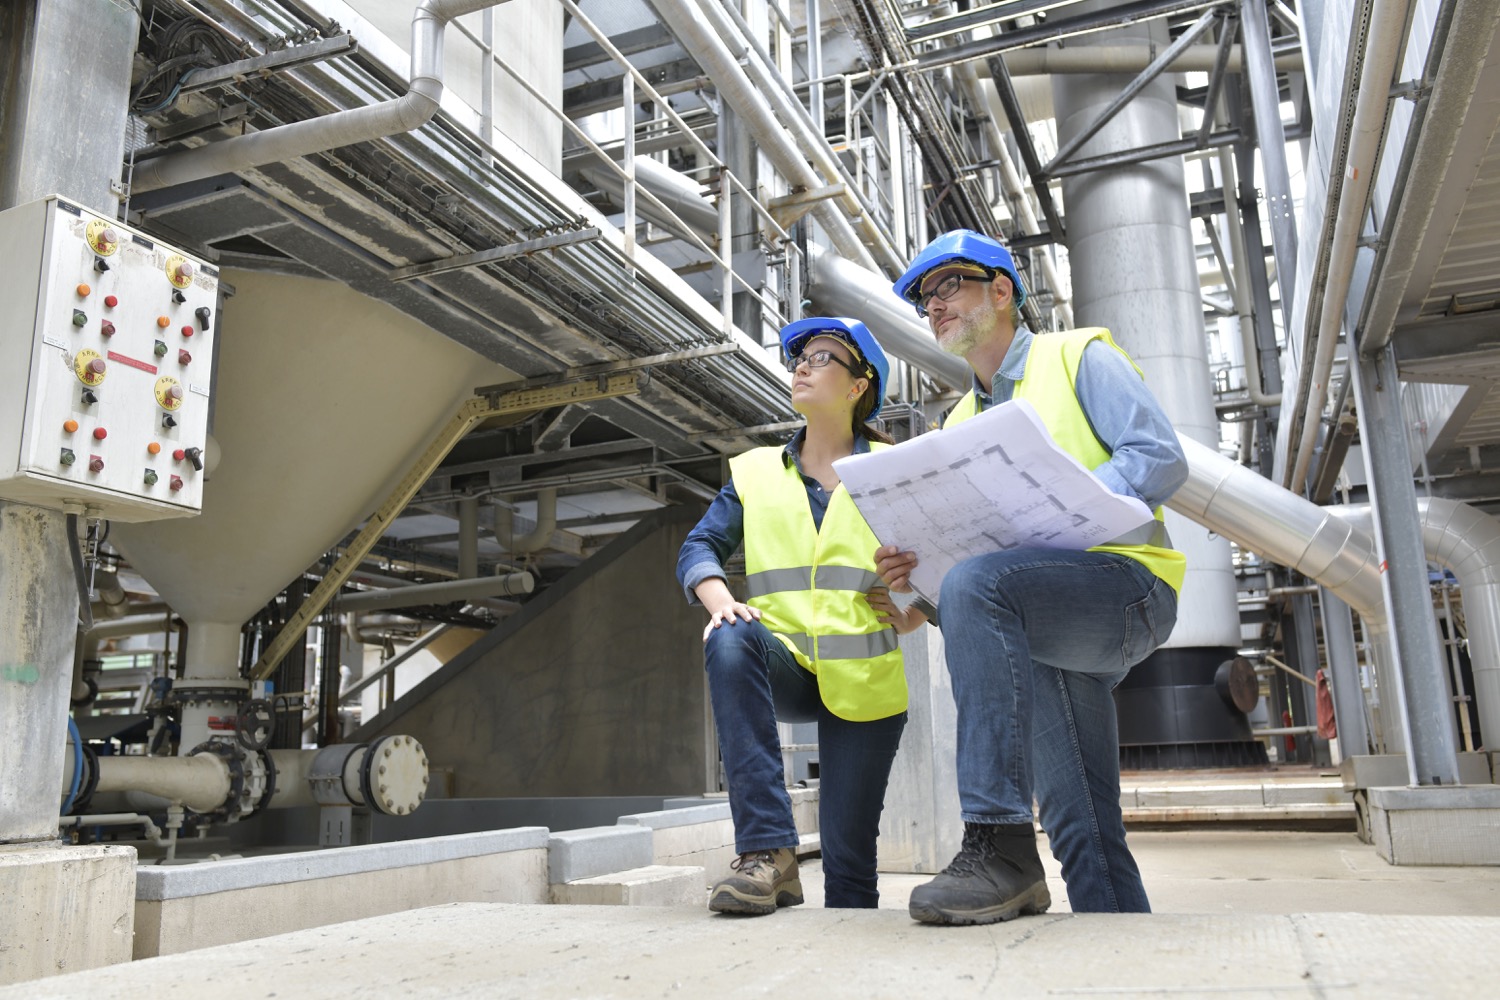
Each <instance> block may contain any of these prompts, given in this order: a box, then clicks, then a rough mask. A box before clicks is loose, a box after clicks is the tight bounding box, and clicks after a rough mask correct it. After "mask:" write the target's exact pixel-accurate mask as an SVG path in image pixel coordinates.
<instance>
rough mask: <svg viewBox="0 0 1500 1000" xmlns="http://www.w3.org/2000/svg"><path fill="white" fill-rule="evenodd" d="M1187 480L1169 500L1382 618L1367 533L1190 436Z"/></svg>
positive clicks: (1373, 618) (1376, 566)
mask: <svg viewBox="0 0 1500 1000" xmlns="http://www.w3.org/2000/svg"><path fill="white" fill-rule="evenodd" d="M1178 440H1179V441H1180V442H1181V444H1182V448H1183V451H1184V452H1185V453H1186V455H1187V460H1188V479H1187V482H1186V483H1185V484H1183V486H1182V488H1181V489H1179V490H1178V491H1177V493H1176V494H1175V495H1173V497H1172V499H1171V500H1169V501H1167V506H1168V507H1170V508H1171V509H1173V510H1175V511H1177V512H1178V513H1179V514H1182V515H1183V516H1185V517H1189V518H1192V519H1193V520H1194V521H1197V522H1198V523H1199V524H1201V525H1203V526H1204V527H1206V528H1208V529H1209V530H1210V531H1213V532H1215V533H1217V534H1219V535H1221V536H1223V537H1224V538H1227V539H1229V540H1230V541H1231V542H1234V543H1235V544H1237V545H1239V546H1241V547H1243V548H1245V549H1248V550H1249V551H1251V552H1255V553H1257V554H1258V555H1260V556H1262V557H1264V558H1266V559H1269V560H1271V561H1273V562H1276V563H1280V564H1281V565H1283V566H1286V567H1288V568H1290V569H1294V570H1296V571H1297V572H1299V573H1301V574H1302V575H1303V576H1306V577H1309V578H1311V579H1314V580H1317V581H1318V582H1319V583H1321V584H1323V585H1324V586H1326V587H1327V588H1328V589H1330V590H1332V591H1334V592H1335V593H1337V594H1338V595H1339V597H1341V598H1342V599H1343V600H1344V601H1346V602H1347V603H1348V604H1349V605H1350V606H1351V607H1353V608H1354V609H1355V610H1356V611H1358V612H1359V613H1360V615H1361V616H1362V617H1363V618H1365V620H1366V621H1367V622H1375V623H1383V622H1384V621H1385V619H1386V610H1385V595H1384V593H1383V592H1382V590H1381V572H1380V558H1379V556H1378V554H1377V553H1376V551H1375V542H1374V539H1373V538H1372V537H1371V535H1370V533H1369V532H1368V531H1365V530H1362V529H1359V528H1356V527H1355V526H1354V525H1352V524H1351V523H1350V522H1349V521H1348V520H1346V519H1344V518H1341V517H1339V516H1337V514H1336V513H1335V510H1336V509H1335V508H1329V507H1319V506H1318V505H1316V504H1314V503H1311V502H1310V501H1308V500H1305V499H1303V498H1302V497H1299V496H1297V495H1296V494H1294V493H1292V492H1291V491H1289V490H1286V489H1283V488H1282V487H1280V486H1277V485H1276V484H1275V483H1273V482H1272V481H1271V480H1269V479H1266V478H1265V477H1264V476H1261V475H1258V474H1257V473H1255V472H1252V471H1251V470H1250V469H1248V468H1246V467H1245V466H1243V465H1239V464H1238V463H1236V462H1234V461H1232V460H1231V459H1228V458H1225V457H1224V456H1223V455H1220V454H1219V453H1218V451H1216V450H1214V449H1213V448H1210V447H1208V446H1207V445H1204V444H1200V443H1198V442H1197V441H1194V440H1192V439H1191V438H1185V437H1179V439H1178Z"/></svg>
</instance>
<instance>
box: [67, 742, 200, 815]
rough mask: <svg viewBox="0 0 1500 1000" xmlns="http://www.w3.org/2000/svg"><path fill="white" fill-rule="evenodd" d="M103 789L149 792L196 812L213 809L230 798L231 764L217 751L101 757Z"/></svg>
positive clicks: (105, 790) (100, 773)
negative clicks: (179, 754)
mask: <svg viewBox="0 0 1500 1000" xmlns="http://www.w3.org/2000/svg"><path fill="white" fill-rule="evenodd" d="M95 767H96V768H98V771H99V784H98V787H97V789H96V790H97V791H100V792H132V791H141V792H149V793H151V794H152V795H160V796H161V797H162V798H164V799H167V800H169V801H172V802H181V803H182V804H183V805H184V806H186V807H187V808H189V809H191V810H193V811H194V812H200V813H206V812H213V811H214V810H215V809H217V808H219V807H220V806H221V805H223V804H224V800H225V799H227V798H228V797H229V789H230V781H229V767H228V766H227V765H226V764H225V763H224V761H223V759H222V758H220V757H219V756H218V755H217V754H211V753H200V754H196V755H194V756H192V757H99V758H97V760H96V762H95Z"/></svg>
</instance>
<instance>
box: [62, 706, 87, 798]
mask: <svg viewBox="0 0 1500 1000" xmlns="http://www.w3.org/2000/svg"><path fill="white" fill-rule="evenodd" d="M68 742H70V743H71V744H72V745H73V781H72V783H71V784H72V787H70V788H69V789H68V794H67V797H66V798H64V799H63V804H62V815H64V816H66V815H67V814H68V813H70V812H72V811H73V803H74V802H75V801H76V800H77V798H78V786H79V785H80V784H82V783H83V737H82V736H80V735H79V733H78V723H76V722H74V721H73V717H72V716H71V715H70V716H68Z"/></svg>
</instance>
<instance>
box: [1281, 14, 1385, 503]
mask: <svg viewBox="0 0 1500 1000" xmlns="http://www.w3.org/2000/svg"><path fill="white" fill-rule="evenodd" d="M1410 13H1411V0H1374V8H1373V12H1372V13H1371V15H1370V23H1369V40H1368V42H1367V43H1366V45H1365V52H1364V62H1363V64H1362V65H1361V66H1360V74H1359V87H1358V89H1357V90H1356V92H1355V93H1354V94H1352V95H1350V96H1349V99H1348V101H1349V103H1348V104H1346V105H1345V107H1346V108H1347V107H1352V108H1353V115H1352V120H1350V122H1349V124H1348V126H1347V127H1346V128H1344V129H1341V130H1340V131H1341V134H1340V136H1339V137H1338V139H1337V140H1336V141H1335V143H1334V148H1335V149H1342V148H1345V147H1346V146H1347V149H1348V153H1347V155H1346V157H1345V160H1344V162H1343V163H1342V164H1340V163H1339V162H1338V161H1337V158H1335V162H1334V163H1333V164H1332V165H1331V166H1332V167H1333V168H1334V173H1333V174H1332V176H1331V180H1330V184H1329V195H1330V197H1331V198H1333V199H1336V210H1335V216H1334V221H1333V225H1332V227H1331V231H1330V227H1329V225H1328V223H1327V221H1326V220H1325V222H1324V226H1323V233H1324V237H1323V242H1322V253H1320V254H1319V258H1318V264H1317V265H1316V268H1317V270H1316V272H1315V275H1314V280H1313V282H1312V287H1310V288H1309V289H1308V290H1307V294H1306V297H1305V298H1304V297H1302V296H1300V295H1299V296H1298V301H1299V302H1305V303H1306V306H1307V311H1306V314H1305V315H1306V317H1307V334H1306V337H1307V342H1305V344H1304V356H1305V355H1306V354H1307V353H1310V354H1311V355H1312V362H1311V365H1310V368H1308V369H1307V370H1306V377H1305V378H1303V379H1302V380H1301V381H1300V383H1299V386H1298V393H1299V394H1300V396H1301V400H1302V404H1303V405H1302V413H1301V415H1300V422H1299V423H1297V424H1296V425H1295V426H1294V427H1293V429H1292V430H1293V433H1294V434H1297V435H1298V436H1297V450H1296V454H1295V455H1294V456H1293V461H1291V462H1290V463H1288V466H1287V468H1288V472H1287V476H1286V478H1285V479H1284V480H1283V483H1284V484H1285V485H1287V486H1289V487H1290V488H1292V489H1294V490H1298V491H1300V490H1301V489H1302V486H1303V484H1304V483H1305V482H1306V480H1307V468H1308V465H1309V463H1311V461H1312V454H1313V449H1314V448H1315V447H1316V446H1317V444H1318V434H1317V430H1318V426H1319V421H1320V418H1321V417H1322V415H1323V407H1324V405H1325V404H1326V402H1327V400H1326V398H1325V397H1326V396H1327V394H1328V380H1329V377H1330V375H1331V374H1332V372H1333V361H1334V354H1335V353H1336V351H1337V349H1338V340H1339V338H1338V334H1339V329H1340V328H1341V327H1342V326H1343V322H1344V303H1345V301H1346V300H1347V299H1348V297H1349V286H1350V284H1351V282H1352V280H1353V277H1354V263H1355V257H1356V254H1357V251H1358V249H1359V241H1360V239H1361V237H1362V235H1363V234H1362V232H1361V230H1362V228H1363V225H1364V218H1365V206H1366V204H1367V203H1368V202H1369V200H1370V189H1371V186H1372V184H1373V183H1374V180H1375V167H1376V166H1377V164H1378V163H1379V161H1380V152H1381V148H1382V146H1383V145H1384V143H1385V131H1386V121H1387V119H1388V118H1389V116H1390V106H1391V101H1392V100H1393V98H1392V97H1391V93H1390V91H1391V80H1392V78H1393V77H1394V75H1395V72H1396V61H1397V59H1398V58H1399V56H1400V54H1401V49H1402V43H1403V42H1404V41H1405V39H1406V32H1407V20H1408V18H1409V16H1410ZM1319 278H1321V280H1319ZM1294 416H1296V414H1295V411H1294Z"/></svg>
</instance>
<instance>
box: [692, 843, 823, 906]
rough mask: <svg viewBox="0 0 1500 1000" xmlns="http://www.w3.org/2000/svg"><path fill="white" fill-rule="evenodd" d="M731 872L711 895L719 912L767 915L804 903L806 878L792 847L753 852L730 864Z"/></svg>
mask: <svg viewBox="0 0 1500 1000" xmlns="http://www.w3.org/2000/svg"><path fill="white" fill-rule="evenodd" d="M729 867H730V870H731V871H730V874H729V876H728V877H727V878H723V879H720V880H719V884H718V885H716V886H714V891H713V893H712V895H710V896H709V897H708V908H709V909H710V910H713V911H714V912H716V913H746V914H750V915H752V916H765V915H766V914H767V913H775V912H776V907H778V906H796V905H798V904H799V903H801V902H802V879H801V878H799V877H798V875H797V852H796V851H794V850H792V849H791V848H790V847H778V848H776V849H775V850H772V851H750V852H748V853H746V854H741V855H740V856H739V857H738V858H736V859H734V860H733V861H731V862H730V863H729Z"/></svg>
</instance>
